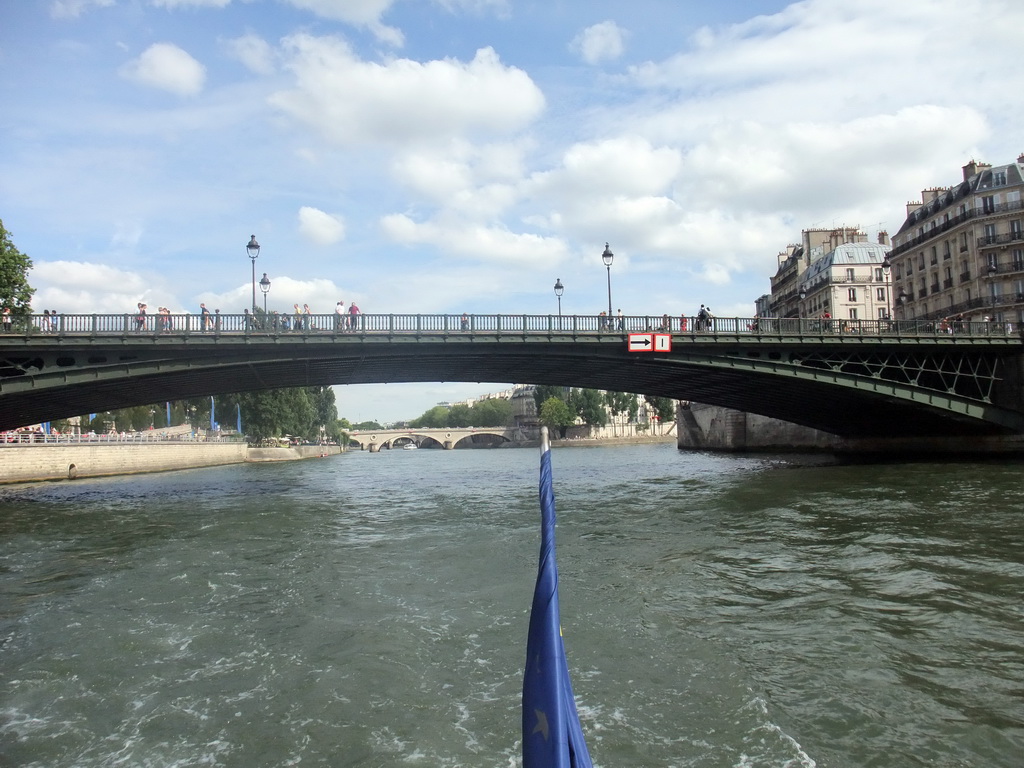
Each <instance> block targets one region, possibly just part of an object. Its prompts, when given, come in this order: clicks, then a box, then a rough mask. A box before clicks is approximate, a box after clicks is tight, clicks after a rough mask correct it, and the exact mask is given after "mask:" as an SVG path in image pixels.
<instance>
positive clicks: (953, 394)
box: [0, 314, 1024, 438]
mask: <svg viewBox="0 0 1024 768" xmlns="http://www.w3.org/2000/svg"><path fill="white" fill-rule="evenodd" d="M271 319H272V320H273V322H270V321H268V322H261V321H260V320H259V319H258V318H257V319H254V318H253V317H252V316H243V315H218V316H217V318H216V319H215V320H212V321H210V322H209V324H208V325H206V326H203V325H202V323H201V320H202V319H201V318H200V317H199V316H196V315H173V316H172V315H167V316H148V317H142V318H139V317H136V316H133V315H59V316H57V317H56V319H54V318H53V316H47V317H42V316H31V317H27V318H22V317H19V318H15V319H14V320H13V321H12V323H11V324H10V325H4V326H0V430H3V429H10V428H13V427H18V426H23V425H26V424H33V423H38V422H42V421H50V420H53V419H58V418H64V417H70V416H76V415H81V414H86V413H95V412H102V411H106V410H111V409H117V408H124V407H130V406H136V405H146V404H152V403H160V402H163V401H165V400H177V399H183V398H189V397H197V396H202V395H214V394H221V393H230V392H239V391H246V390H259V389H272V388H281V387H296V386H316V385H331V384H341V385H345V384H359V383H374V382H378V383H379V382H416V381H422V382H435V381H466V382H494V383H512V382H515V383H529V384H549V385H563V386H571V387H585V388H593V389H604V390H611V391H621V392H634V393H638V394H644V395H654V396H661V397H669V398H673V399H676V400H693V401H696V402H701V403H707V404H710V405H719V406H724V407H729V408H735V409H738V410H741V411H748V412H752V413H757V414H762V415H764V416H769V417H775V418H779V419H783V420H786V421H790V422H794V423H797V424H803V425H806V426H809V427H814V428H817V429H821V430H824V431H826V432H830V433H833V434H836V435H840V436H845V437H851V438H858V437H890V436H893V435H901V436H926V437H927V436H964V435H979V436H984V435H1021V434H1024V400H1022V381H1024V372H1022V368H1024V362H1022V360H1024V345H1022V340H1021V337H1020V336H1019V335H1018V334H1016V333H1013V332H1011V331H1010V329H1009V328H1007V327H1005V326H1004V325H1003V324H991V323H964V324H962V325H960V326H957V327H955V328H953V329H950V330H953V331H954V332H952V333H946V332H941V331H940V330H938V329H936V328H932V327H930V326H924V325H920V324H917V323H913V322H883V321H859V322H857V321H850V322H840V321H827V322H825V321H820V320H801V319H773V320H765V319H757V318H716V319H714V320H713V321H711V322H709V323H707V324H706V325H700V324H698V321H697V319H696V318H692V317H683V318H669V317H668V316H667V315H660V316H659V315H651V316H630V317H626V318H623V320H622V321H621V323H619V322H618V319H616V324H615V326H614V327H610V326H607V325H605V323H606V322H607V319H606V318H603V317H594V316H583V315H573V316H564V317H559V316H553V315H473V316H465V315H400V314H382V315H360V316H357V317H356V318H355V319H354V322H350V320H349V318H337V319H336V318H335V316H333V315H313V316H307V317H306V318H298V319H297V320H298V321H297V322H296V323H295V324H293V325H291V326H290V327H285V326H284V324H283V323H282V322H280V318H279V316H277V315H274V316H272V318H271Z"/></svg>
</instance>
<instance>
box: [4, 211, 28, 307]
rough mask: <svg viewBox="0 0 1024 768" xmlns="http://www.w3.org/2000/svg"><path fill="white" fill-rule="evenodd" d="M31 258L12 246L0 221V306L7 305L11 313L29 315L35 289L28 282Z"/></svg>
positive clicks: (8, 235)
mask: <svg viewBox="0 0 1024 768" xmlns="http://www.w3.org/2000/svg"><path fill="white" fill-rule="evenodd" d="M31 268H32V259H30V258H29V257H28V256H26V255H25V254H24V253H22V252H21V251H19V250H18V249H17V248H15V247H14V243H13V242H11V236H10V233H9V232H8V231H7V230H6V229H4V223H3V221H0V307H7V308H9V309H10V310H11V314H12V315H22V316H24V315H29V314H31V313H32V309H31V307H30V306H29V305H30V304H31V302H32V294H34V293H35V289H34V288H32V287H31V286H30V285H29V284H28V271H29V270H30V269H31Z"/></svg>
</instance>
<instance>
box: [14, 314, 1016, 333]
mask: <svg viewBox="0 0 1024 768" xmlns="http://www.w3.org/2000/svg"><path fill="white" fill-rule="evenodd" d="M659 332H660V333H672V334H674V335H677V336H680V335H682V336H694V337H697V336H702V335H710V336H729V337H734V336H752V337H762V338H770V337H775V336H785V337H820V336H825V335H830V334H852V335H860V336H901V337H902V336H910V337H935V336H942V335H947V334H949V335H959V336H971V337H1011V336H1012V337H1019V332H1020V329H1019V328H1015V327H1014V325H1013V324H1011V323H1001V322H982V321H974V322H968V321H941V322H933V321H928V322H926V321H923V320H838V319H835V318H795V317H792V318H757V317H752V318H750V317H713V318H701V317H696V316H686V315H684V316H681V317H673V316H669V315H627V316H622V317H618V316H616V317H611V318H609V317H606V316H604V315H500V314H495V315H468V314H463V315H458V314H455V315H447V314H443V315H419V314H380V315H377V314H369V315H367V314H359V315H354V316H353V315H340V316H339V315H334V314H315V315H292V314H277V313H274V314H270V315H263V314H262V313H261V314H258V315H251V314H242V315H224V314H219V313H211V314H206V315H192V314H179V315H161V314H156V315H138V314H116V315H99V314H90V315H84V314H60V315H57V314H54V315H25V316H16V317H12V318H11V319H10V321H6V320H5V321H4V322H3V324H2V325H0V337H3V336H15V337H22V338H24V337H32V336H38V335H54V336H58V337H61V338H65V337H80V336H88V337H99V336H105V337H109V336H123V337H127V336H133V335H135V336H154V337H159V336H173V337H187V336H192V335H204V336H210V335H212V336H239V335H243V336H274V337H278V336H294V335H304V336H311V335H316V336H323V335H334V336H338V335H341V334H350V333H356V334H365V335H380V334H388V335H410V334H412V335H422V334H430V335H438V334H480V335H483V334H486V335H489V336H490V335H517V336H523V335H562V334H569V335H573V336H585V335H595V334H628V333H659Z"/></svg>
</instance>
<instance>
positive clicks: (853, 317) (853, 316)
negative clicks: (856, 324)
mask: <svg viewBox="0 0 1024 768" xmlns="http://www.w3.org/2000/svg"><path fill="white" fill-rule="evenodd" d="M850 319H851V320H856V319H857V308H856V307H850Z"/></svg>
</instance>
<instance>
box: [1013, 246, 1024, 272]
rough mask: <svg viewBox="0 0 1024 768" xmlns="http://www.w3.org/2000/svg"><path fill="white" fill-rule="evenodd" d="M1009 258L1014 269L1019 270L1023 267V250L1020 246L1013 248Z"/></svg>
mask: <svg viewBox="0 0 1024 768" xmlns="http://www.w3.org/2000/svg"><path fill="white" fill-rule="evenodd" d="M1010 258H1011V259H1012V261H1013V269H1014V271H1020V270H1022V269H1024V251H1022V250H1021V249H1020V248H1015V249H1014V251H1013V253H1012V254H1010Z"/></svg>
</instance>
